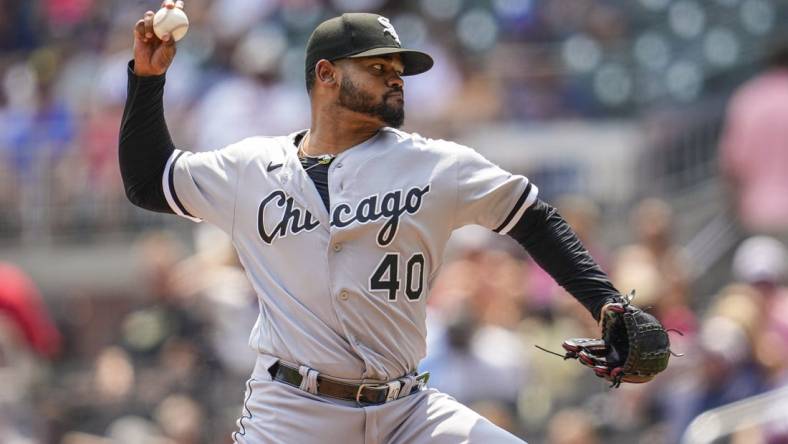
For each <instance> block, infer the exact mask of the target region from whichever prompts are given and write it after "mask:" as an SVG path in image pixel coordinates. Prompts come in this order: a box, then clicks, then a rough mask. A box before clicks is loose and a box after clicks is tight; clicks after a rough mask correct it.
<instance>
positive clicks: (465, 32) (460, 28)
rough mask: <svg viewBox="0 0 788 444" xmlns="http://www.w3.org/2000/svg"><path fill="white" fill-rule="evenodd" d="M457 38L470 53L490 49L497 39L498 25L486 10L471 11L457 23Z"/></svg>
mask: <svg viewBox="0 0 788 444" xmlns="http://www.w3.org/2000/svg"><path fill="white" fill-rule="evenodd" d="M457 37H458V38H459V40H460V42H461V43H462V44H463V46H465V47H466V48H468V49H469V50H471V51H484V50H487V49H490V48H492V47H493V45H495V42H496V39H497V38H498V23H497V22H496V21H495V17H493V15H492V14H490V12H489V11H488V10H486V9H482V8H476V9H471V10H469V11H467V12H465V13H464V14H463V15H462V16H461V17H460V20H459V21H458V22H457Z"/></svg>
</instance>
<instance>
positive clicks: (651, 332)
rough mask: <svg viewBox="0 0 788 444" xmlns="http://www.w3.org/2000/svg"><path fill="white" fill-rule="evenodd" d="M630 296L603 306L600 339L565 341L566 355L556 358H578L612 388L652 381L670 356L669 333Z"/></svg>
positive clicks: (665, 365) (664, 366)
mask: <svg viewBox="0 0 788 444" xmlns="http://www.w3.org/2000/svg"><path fill="white" fill-rule="evenodd" d="M633 297H634V292H632V293H630V294H629V295H627V296H625V298H624V299H623V300H622V301H621V302H616V303H611V304H608V305H606V306H605V308H604V309H603V312H602V320H601V327H602V338H601V339H591V338H572V339H568V340H566V341H564V343H563V348H564V350H566V354H564V355H559V356H562V357H563V358H564V359H577V360H578V361H579V362H580V363H581V364H583V365H585V366H587V367H589V368H591V369H592V370H593V371H594V373H595V374H596V375H597V376H599V377H600V378H604V379H607V380H608V381H610V382H611V383H612V385H611V387H619V386H620V385H621V383H622V382H630V383H643V382H648V381H650V380H652V379H654V377H655V376H656V375H657V374H658V373H660V372H661V371H663V370H665V369H666V368H667V366H668V359H669V358H670V355H671V354H673V352H671V350H670V340H669V338H668V332H667V331H666V330H665V328H664V327H663V326H662V324H661V323H660V322H659V321H658V320H657V318H655V317H654V316H652V315H650V314H649V313H646V312H644V311H643V310H641V309H640V308H638V307H636V306H634V305H632V304H630V301H631V300H632V298H633ZM539 348H540V349H542V348H541V347H539ZM542 350H544V349H542ZM546 351H549V350H546ZM551 353H552V352H551ZM676 356H679V355H676Z"/></svg>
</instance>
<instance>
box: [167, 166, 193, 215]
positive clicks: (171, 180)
mask: <svg viewBox="0 0 788 444" xmlns="http://www.w3.org/2000/svg"><path fill="white" fill-rule="evenodd" d="M183 153H184V152H183V151H181V152H179V153H178V155H177V156H175V159H173V160H172V163H171V164H170V170H169V171H167V176H168V177H167V185H168V186H169V187H170V195H171V196H172V200H173V201H174V202H175V205H177V206H178V209H179V210H181V213H183V214H185V215H186V216H189V217H194V216H193V215H192V214H191V213H189V212H188V211H187V210H186V207H184V206H183V204H182V203H181V200H180V199H178V193H176V192H175V182H174V177H175V174H174V171H175V164H176V163H177V162H178V159H180V158H181V156H183Z"/></svg>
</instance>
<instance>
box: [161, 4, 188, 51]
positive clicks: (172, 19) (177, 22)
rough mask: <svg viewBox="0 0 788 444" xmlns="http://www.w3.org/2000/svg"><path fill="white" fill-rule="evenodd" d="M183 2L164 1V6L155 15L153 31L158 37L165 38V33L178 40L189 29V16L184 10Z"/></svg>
mask: <svg viewBox="0 0 788 444" xmlns="http://www.w3.org/2000/svg"><path fill="white" fill-rule="evenodd" d="M182 8H183V2H181V1H179V2H177V5H176V3H173V2H172V1H170V0H168V1H166V2H164V4H163V5H162V8H161V9H159V10H158V11H157V12H156V15H154V16H153V33H154V34H156V37H158V38H160V39H162V40H163V39H164V35H165V34H169V35H171V36H172V38H173V39H174V40H175V41H176V42H177V41H179V40H180V39H182V38H183V37H184V36H185V35H186V31H188V30H189V18H188V17H187V16H186V13H185V12H183V9H182Z"/></svg>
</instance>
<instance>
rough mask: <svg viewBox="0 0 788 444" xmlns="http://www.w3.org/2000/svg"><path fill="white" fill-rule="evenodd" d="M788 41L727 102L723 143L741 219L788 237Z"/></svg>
mask: <svg viewBox="0 0 788 444" xmlns="http://www.w3.org/2000/svg"><path fill="white" fill-rule="evenodd" d="M786 119H788V43H786V44H784V45H783V46H780V47H779V48H778V49H777V50H776V51H775V52H774V54H773V55H772V57H771V58H770V60H769V65H768V67H767V69H766V71H764V72H763V73H761V74H760V75H758V76H757V77H755V78H754V79H752V80H750V81H749V82H747V83H745V84H744V85H743V86H742V87H740V88H739V89H738V90H737V92H736V93H735V94H734V96H733V98H732V99H731V101H730V105H729V106H728V111H727V117H726V122H725V129H724V134H723V138H722V140H721V144H720V153H721V154H720V155H721V162H722V171H723V174H724V175H725V177H726V178H727V179H728V181H729V183H730V190H731V193H732V195H733V199H734V205H735V207H736V214H737V216H738V219H739V222H740V223H741V224H742V226H743V227H744V229H745V230H747V231H748V232H750V233H753V234H757V233H764V234H773V235H776V236H778V237H780V239H782V240H784V241H785V240H788V175H786V174H785V170H786V165H788V128H786V126H785V124H784V122H785V121H786Z"/></svg>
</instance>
